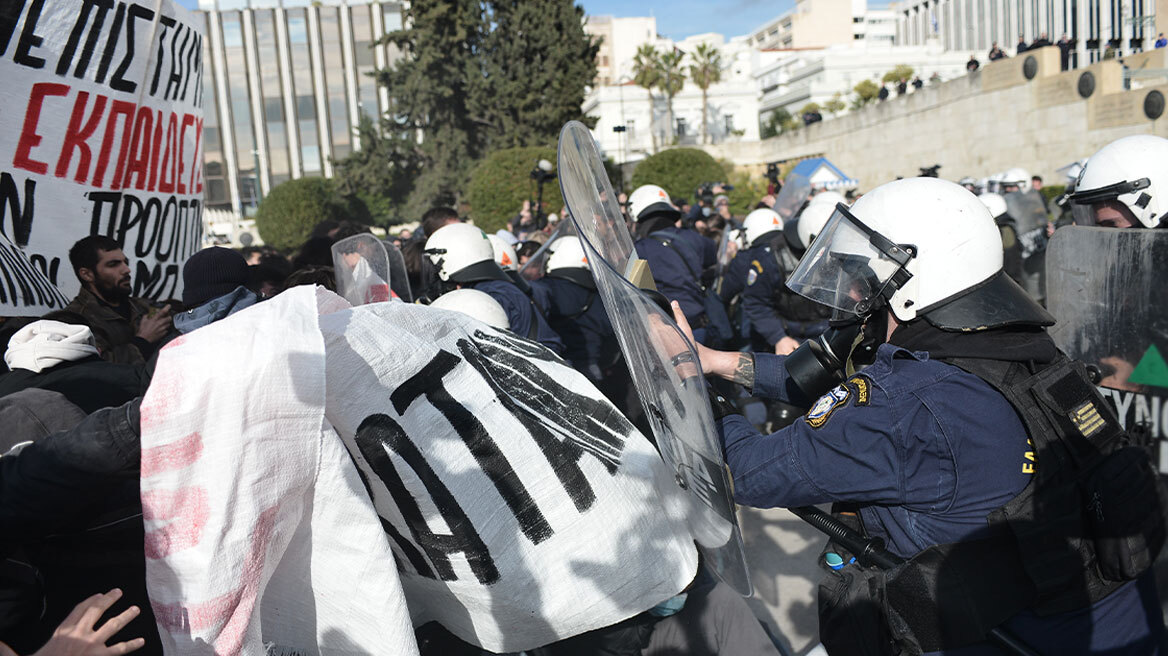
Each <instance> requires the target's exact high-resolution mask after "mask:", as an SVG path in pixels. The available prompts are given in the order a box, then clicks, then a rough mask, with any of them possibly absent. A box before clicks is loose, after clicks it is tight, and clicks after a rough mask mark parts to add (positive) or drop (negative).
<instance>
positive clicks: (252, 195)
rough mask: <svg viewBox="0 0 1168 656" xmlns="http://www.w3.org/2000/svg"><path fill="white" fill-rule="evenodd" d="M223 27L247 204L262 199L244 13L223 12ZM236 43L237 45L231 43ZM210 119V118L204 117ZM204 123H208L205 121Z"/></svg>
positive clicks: (241, 198) (240, 174) (229, 92)
mask: <svg viewBox="0 0 1168 656" xmlns="http://www.w3.org/2000/svg"><path fill="white" fill-rule="evenodd" d="M219 16H220V20H221V21H222V29H223V45H224V48H223V51H224V59H225V60H226V62H227V68H226V71H225V73H226V75H227V96H228V101H227V106H228V107H229V108H230V110H231V130H232V132H233V133H234V136H235V161H236V164H237V166H238V176H237V183H238V186H239V202H240V204H241V205H242V206H243V207H244V208H245V210H244V211H245V212H246V211H247V208H254V207H255V206H256V205H257V204H258V203H259V198H260V194H259V184H258V183H257V181H256V180H257V175H258V173H259V172H258V169H257V168H256V155H257V151H256V142H255V132H254V131H253V126H252V120H251V101H250V98H249V96H248V80H247V56H246V53H245V52H244V49H243V25H242V17H241V15H240V13H239V12H237V11H229V12H221V13H220V14H219ZM229 44H234V45H229ZM204 120H206V119H204ZM204 125H206V124H205V123H204Z"/></svg>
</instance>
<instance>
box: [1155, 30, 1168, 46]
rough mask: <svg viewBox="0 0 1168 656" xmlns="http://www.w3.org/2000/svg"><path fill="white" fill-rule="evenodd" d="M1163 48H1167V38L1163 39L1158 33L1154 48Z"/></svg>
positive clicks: (1162, 34) (1161, 34)
mask: <svg viewBox="0 0 1168 656" xmlns="http://www.w3.org/2000/svg"><path fill="white" fill-rule="evenodd" d="M1165 46H1168V38H1165V37H1164V33H1163V32H1160V34H1158V35H1157V36H1156V43H1155V46H1154V47H1156V48H1163V47H1165Z"/></svg>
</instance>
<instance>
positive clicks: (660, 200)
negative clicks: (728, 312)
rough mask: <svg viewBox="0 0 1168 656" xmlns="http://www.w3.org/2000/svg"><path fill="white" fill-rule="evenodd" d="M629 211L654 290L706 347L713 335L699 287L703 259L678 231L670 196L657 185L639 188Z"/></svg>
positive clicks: (630, 202)
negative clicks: (675, 305) (676, 309)
mask: <svg viewBox="0 0 1168 656" xmlns="http://www.w3.org/2000/svg"><path fill="white" fill-rule="evenodd" d="M629 211H630V213H631V214H632V215H633V217H634V218H635V219H636V221H637V223H636V226H635V231H634V236H635V238H636V242H635V243H634V247H635V248H636V249H637V255H638V256H640V257H641V258H642V259H644V260H645V261H646V262H648V264H649V269H650V270H651V271H652V272H653V282H654V283H655V284H656V285H657V290H658V291H660V292H661V293H662V294H664V295H665V297H666V298H668V299H670V300H672V301H677V302H678V303H679V304H680V305H681V309H682V312H684V313H685V317H686V319H687V320H689V322H690V326H691V327H692V328H693V332H694V337H695V338H696V339H697V340H698V341H700V342H702V343H706V342H707V341H708V340H710V339H711V338H712V337H714V335H713V334H712V333H711V332H710V330H709V324H710V317H709V316H708V315H707V312H706V302H705V297H704V292H703V289H702V284H701V271H702V256H701V254H700V253H698V252H697V251H695V250H693V249H692V248H691V247H690V245H689V244H688V243H687V238H686V237H684V236H682V234H681V233H682V231H681V230H680V229H679V228H678V227H677V225H676V224H677V222H678V220H679V219H680V218H681V212H680V211H678V209H677V208H676V207H674V206H673V203H672V202H671V201H670V199H669V194H668V193H666V191H665V190H664V189H662V188H661V187H658V186H656V185H642V186H640V187H638V188H637V189H636V191H634V192H633V195H632V196H630V197H629Z"/></svg>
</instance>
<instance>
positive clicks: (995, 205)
mask: <svg viewBox="0 0 1168 656" xmlns="http://www.w3.org/2000/svg"><path fill="white" fill-rule="evenodd" d="M977 199H978V200H980V201H981V203H982V205H985V206H986V209H987V210H989V211H990V216H992V217H994V219H995V220H997V218H998V217H999V216H1001V215H1003V214H1006V213H1007V212H1008V211H1009V209H1008V208H1007V207H1006V199H1005V198H1002V195H1001V194H994V193H990V192H986V193H984V194H982V195H980V196H978V197H977Z"/></svg>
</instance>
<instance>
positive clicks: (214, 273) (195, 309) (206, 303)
mask: <svg viewBox="0 0 1168 656" xmlns="http://www.w3.org/2000/svg"><path fill="white" fill-rule="evenodd" d="M249 279H250V276H249V272H248V268H247V261H246V260H244V259H243V257H242V256H241V255H240V254H239V253H236V252H235V251H233V250H230V249H227V248H219V247H217V246H212V247H211V248H205V249H203V250H201V251H199V252H198V253H195V254H194V255H192V256H191V257H190V259H188V260H187V262H186V264H184V265H183V305H184V306H186V310H185V311H184V312H182V313H181V314H179V315H177V316H175V318H174V327H175V328H176V329H177V330H178V332H180V333H183V334H186V333H189V332H191V331H194V330H197V329H199V328H202V327H203V326H206V325H208V324H210V323H212V322H215V321H218V320H220V319H223V318H225V317H228V316H230V315H232V314H235V313H236V312H239V311H240V310H243V309H245V308H247V307H250V306H252V305H255V304H256V303H258V302H259V300H260V298H259V296H257V295H256V293H255V292H253V291H252V290H250V289H248V287H247V284H248V281H249Z"/></svg>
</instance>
